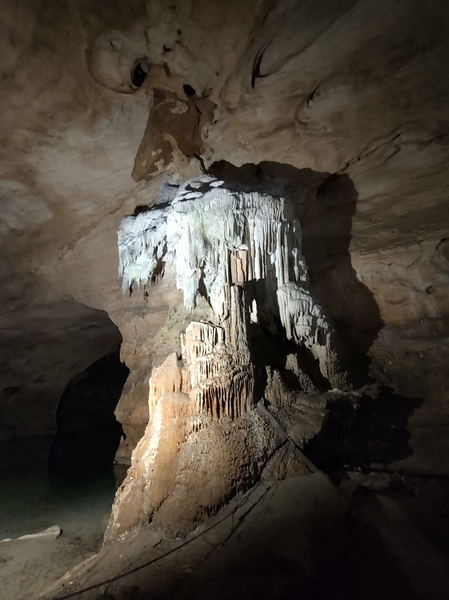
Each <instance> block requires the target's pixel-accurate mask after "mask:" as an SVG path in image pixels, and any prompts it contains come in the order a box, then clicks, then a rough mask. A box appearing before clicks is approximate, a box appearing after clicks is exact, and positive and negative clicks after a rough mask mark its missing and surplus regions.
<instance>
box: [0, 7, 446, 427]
mask: <svg viewBox="0 0 449 600" xmlns="http://www.w3.org/2000/svg"><path fill="white" fill-rule="evenodd" d="M2 4H3V7H2V11H1V14H0V25H1V30H2V35H1V38H0V44H1V59H0V67H1V73H2V80H1V88H2V93H1V95H0V111H1V115H2V116H1V120H0V153H1V161H0V203H1V204H0V244H1V252H2V261H1V272H0V285H1V288H0V303H1V312H0V323H1V330H0V334H1V336H2V340H1V347H2V348H1V352H2V355H1V365H0V369H1V373H2V383H3V387H4V388H5V389H6V392H5V394H6V395H4V399H3V400H2V403H3V404H2V406H3V407H4V406H8V407H9V406H10V404H8V402H9V403H11V402H13V400H14V397H15V396H16V395H17V394H16V392H17V388H22V392H23V386H22V383H20V381H22V380H24V379H26V380H27V381H28V387H27V389H26V391H25V392H23V394H24V398H25V400H23V401H24V402H25V403H28V404H30V405H31V404H33V403H34V402H36V398H40V397H41V396H45V398H46V399H47V400H46V401H47V402H49V403H50V404H51V403H52V402H54V400H51V399H52V398H53V397H54V398H57V397H58V395H60V394H61V392H62V390H63V389H64V386H65V385H66V384H67V382H68V380H69V379H70V377H72V376H73V375H74V374H75V373H76V371H78V372H79V371H81V370H83V369H84V368H86V367H87V366H88V365H89V364H90V363H91V362H93V361H94V360H96V359H98V358H99V357H100V356H101V355H102V354H101V352H102V351H104V349H106V351H107V350H108V349H109V348H112V347H113V346H114V345H116V344H117V339H118V338H117V333H116V331H113V328H111V324H110V321H109V319H108V318H107V316H106V314H105V313H103V312H101V313H100V312H97V311H106V313H108V315H109V317H110V318H111V319H112V321H114V322H115V323H116V324H117V325H118V327H119V329H120V333H121V335H122V336H123V340H124V342H123V347H122V355H123V357H124V358H125V360H126V361H127V364H128V366H129V367H130V368H131V370H132V367H133V360H135V361H136V364H137V359H134V358H133V357H135V356H136V348H138V347H139V346H141V345H142V344H143V343H144V342H143V340H148V339H149V338H151V336H153V335H155V333H156V332H157V329H158V327H159V326H160V325H161V324H162V323H163V322H164V320H165V319H166V316H167V313H168V310H169V308H170V307H172V306H175V305H176V304H177V303H178V302H179V293H178V292H177V291H176V289H174V287H173V286H170V283H169V282H165V283H162V284H161V285H160V286H159V287H157V288H156V287H152V288H151V289H150V290H149V293H148V296H147V297H146V298H143V295H141V294H140V295H137V294H136V295H135V297H133V298H131V299H127V298H126V297H125V298H124V297H123V296H122V293H121V290H120V281H119V279H118V277H117V261H118V258H117V247H116V238H117V229H118V225H119V222H120V220H121V218H122V217H123V216H125V215H127V214H131V213H132V212H133V211H134V209H135V207H136V206H139V205H148V204H151V203H152V202H154V200H155V198H156V196H157V194H158V191H159V188H160V186H161V184H162V182H163V181H165V180H167V178H169V180H170V181H174V182H177V183H181V182H182V181H184V180H185V179H187V178H189V177H192V176H195V175H198V174H199V173H201V171H202V170H204V169H210V170H211V171H214V169H215V171H216V172H217V173H218V174H219V175H223V174H226V173H228V174H229V176H230V177H231V178H232V177H240V178H242V179H244V180H246V181H247V182H248V183H249V184H251V183H252V184H254V185H261V184H263V182H264V181H265V182H267V181H273V180H278V181H281V183H282V184H283V185H284V187H285V189H286V191H287V192H288V193H289V194H290V195H291V197H292V198H293V200H294V202H295V206H296V211H297V214H298V217H299V218H300V220H301V223H302V226H303V232H304V255H305V257H306V259H307V260H308V263H309V269H310V274H311V281H312V284H313V285H315V289H316V291H317V293H319V294H320V295H321V297H322V301H323V303H324V304H325V305H326V302H327V303H328V305H329V306H330V305H333V306H334V314H333V315H332V316H333V318H334V319H336V320H337V321H338V322H340V323H342V324H343V326H344V327H345V328H346V330H347V332H348V335H347V337H348V339H349V341H350V342H352V343H353V344H354V345H355V346H358V348H359V350H362V351H363V352H364V353H366V352H368V351H370V349H371V352H373V350H372V348H373V347H374V346H375V343H376V336H379V337H378V339H381V338H382V335H383V336H384V337H383V342H384V344H386V345H388V344H389V343H391V339H392V338H391V335H393V334H392V333H391V332H393V331H396V330H403V331H408V332H411V336H412V338H414V339H415V338H416V339H418V342H417V345H415V346H413V347H411V350H413V351H414V352H417V353H419V352H420V353H422V352H426V351H427V349H428V348H430V347H431V346H432V342H431V340H432V336H433V335H435V334H438V335H446V319H447V316H448V313H449V303H448V273H449V263H448V260H449V242H448V227H447V225H448V217H449V204H448V199H447V194H448V186H449V170H448V169H447V168H446V165H447V161H448V158H449V137H448V132H449V79H448V78H447V77H446V76H445V68H446V67H447V64H448V62H449V47H448V45H447V36H448V32H449V31H448V30H449V7H448V6H447V3H445V2H439V1H437V0H430V1H429V2H427V3H423V2H420V1H418V0H408V1H407V2H391V3H382V4H381V3H379V2H377V1H375V0H361V1H355V0H326V1H324V2H320V3H316V2H315V1H314V0H303V1H301V2H298V1H297V0H277V1H273V0H257V1H242V0H239V1H237V0H230V1H229V2H226V3H222V2H216V1H213V2H211V1H210V0H191V1H185V2H178V3H176V2H173V3H171V4H167V3H164V2H160V1H158V0H154V1H147V2H143V1H142V2H141V1H131V2H127V3H121V2H118V1H113V2H93V1H89V0H77V1H75V2H70V1H69V0H62V1H61V0H17V1H14V2H13V1H12V0H3V3H2ZM360 286H362V287H363V289H364V291H363V293H362V292H360ZM359 292H360V293H359ZM336 298H338V300H337V301H336V300H335V299H336ZM370 307H372V308H370ZM63 315H64V316H63ZM139 319H140V321H139ZM136 323H140V325H139V327H140V329H139V332H137V329H136ZM142 323H143V325H142ZM354 323H355V325H354ZM359 330H363V334H360V335H359V336H358V334H357V332H358V331H359ZM95 331H97V332H101V335H100V334H99V335H98V337H97V338H95V340H96V341H95V340H94V335H93V333H92V332H95ZM61 332H65V334H64V335H65V337H64V335H62V333H61ZM382 332H384V333H383V334H382ZM74 335H75V336H78V341H79V343H78V345H76V344H67V343H66V341H64V340H66V339H67V338H73V336H74ZM58 336H59V338H61V339H59V338H58ZM388 336H390V337H388ZM399 337H400V336H399ZM398 339H399V338H398ZM400 339H401V342H400V343H399V342H398V344H399V345H398V352H399V351H404V352H405V351H406V350H407V351H408V349H409V348H408V347H406V342H404V341H403V339H402V338H400ZM100 342H101V343H100ZM50 343H51V345H52V348H53V350H52V352H48V351H47V350H48V347H49V344H50ZM407 343H408V342H407ZM401 344H402V345H401ZM100 345H101V349H100ZM75 346H76V347H75ZM446 350H447V346H446ZM379 352H380V351H379ZM64 353H65V354H64ZM36 354H39V355H40V357H41V358H40V360H39V361H37V360H36V359H35V355H36ZM61 354H62V355H64V358H61ZM55 355H58V358H55ZM43 356H46V357H47V359H45V358H42V357H43ZM81 356H82V357H83V359H82V360H81V358H80V357H81ZM379 356H380V354H379ZM12 357H13V358H12ZM379 360H380V359H379ZM382 360H383V361H384V363H385V365H386V366H385V365H383V366H382V369H384V368H386V369H387V371H388V368H389V367H388V360H386V359H385V356H384V358H383V359H382ZM150 364H151V361H149V360H146V362H145V361H143V362H142V361H140V362H139V365H138V366H139V368H140V369H142V372H143V371H144V370H145V369H147V368H149V366H150ZM55 365H56V366H57V371H58V374H57V376H55V375H53V374H52V373H53V372H54V369H55ZM390 365H391V362H390ZM391 368H392V369H393V370H394V368H393V367H391ZM404 368H405V367H404ZM407 368H412V369H413V367H410V365H408V367H407ZM42 372H46V373H47V375H46V377H45V378H43V377H42V376H41V375H42ZM38 374H40V378H39V377H38ZM132 377H133V376H132V375H131V378H132ZM135 378H136V379H138V375H135ZM43 379H45V381H43ZM19 380H20V381H19ZM14 390H16V391H14ZM36 390H37V391H36ZM37 392H39V393H37ZM17 393H18V392H17ZM39 394H40V395H41V396H39ZM11 398H12V400H11ZM49 398H50V400H49ZM2 410H3V409H2ZM5 410H6V409H5ZM8 410H9V408H8ZM36 422H37V421H36ZM16 426H18V425H17V423H16V421H14V423H13V424H12V425H10V428H14V427H16ZM40 426H41V425H40ZM45 426H47V427H50V428H51V424H48V423H47V425H45V424H43V425H42V427H44V428H45ZM29 429H30V431H31V430H32V429H33V427H32V425H30V426H29ZM8 431H9V430H8ZM0 433H1V432H0Z"/></svg>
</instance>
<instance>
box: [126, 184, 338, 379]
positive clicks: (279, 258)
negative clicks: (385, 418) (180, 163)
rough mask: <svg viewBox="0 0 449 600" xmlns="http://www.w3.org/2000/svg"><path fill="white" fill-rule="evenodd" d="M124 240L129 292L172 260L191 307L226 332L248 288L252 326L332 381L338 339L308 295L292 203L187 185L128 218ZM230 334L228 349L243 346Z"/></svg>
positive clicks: (222, 187) (230, 187) (231, 187)
mask: <svg viewBox="0 0 449 600" xmlns="http://www.w3.org/2000/svg"><path fill="white" fill-rule="evenodd" d="M118 238H119V258H120V262H119V274H120V276H121V277H122V280H123V287H124V289H125V290H126V289H127V288H132V287H133V286H134V285H137V286H139V285H142V284H146V283H147V282H150V281H151V277H152V275H153V274H154V273H156V269H158V265H161V262H162V261H165V260H170V261H172V262H173V263H174V265H175V268H176V278H177V286H178V288H179V289H181V290H182V291H183V293H184V304H185V306H186V308H188V309H193V308H194V307H195V304H196V297H197V294H198V293H202V294H203V295H205V296H206V297H207V300H208V301H209V303H210V305H211V307H212V309H213V312H214V316H215V321H216V322H215V324H216V325H219V326H224V327H225V328H226V323H227V319H228V316H229V315H232V314H234V311H235V310H237V307H234V309H232V310H231V305H230V301H231V296H232V294H231V293H230V291H231V290H232V289H233V288H234V287H235V286H241V287H243V288H244V297H245V299H244V300H243V299H242V301H243V305H244V308H239V309H238V310H244V312H247V311H248V310H249V307H251V321H252V322H253V323H254V322H256V323H260V324H261V325H264V326H266V327H267V328H269V329H270V330H271V331H273V332H276V333H280V334H281V335H286V337H287V338H288V339H291V340H293V341H294V342H295V343H296V344H298V345H304V346H305V347H307V348H308V349H309V350H310V351H311V352H312V354H313V356H314V357H315V358H316V359H318V360H319V362H320V368H321V371H322V373H323V375H324V376H325V377H327V378H328V379H332V378H333V376H334V373H333V371H334V370H335V369H334V366H332V368H330V363H332V362H334V359H335V356H331V355H332V354H333V351H332V346H333V340H332V336H333V332H332V329H331V327H330V325H329V322H328V320H327V319H326V317H325V315H324V313H323V310H322V308H321V306H320V304H319V303H318V302H317V301H316V300H315V298H313V296H312V295H311V294H310V292H309V290H308V287H307V284H308V272H307V265H306V263H305V260H304V257H303V256H302V254H301V227H300V224H299V222H298V220H297V219H296V218H295V216H294V212H293V207H292V205H291V204H290V202H289V201H288V200H287V199H286V198H284V197H281V196H275V195H272V194H262V193H260V192H248V191H244V190H242V189H241V188H239V187H238V186H237V185H235V184H226V183H225V182H223V181H220V180H218V179H215V178H213V177H211V176H206V175H205V176H202V177H198V178H195V179H193V180H190V181H188V182H186V183H185V184H183V185H182V186H181V187H180V188H179V190H178V192H177V193H176V195H175V196H174V197H173V198H168V200H167V199H166V198H165V197H164V196H162V197H161V198H160V199H159V200H158V202H157V204H156V206H155V207H154V208H153V209H152V210H149V211H147V212H143V213H140V214H139V215H137V216H130V217H126V218H125V219H123V221H122V223H121V225H120V229H119V234H118ZM159 270H162V268H161V267H160V266H159ZM245 319H246V317H245V318H243V317H242V323H243V321H245ZM276 323H277V326H276ZM245 327H246V325H245ZM282 329H283V330H284V331H282ZM231 332H232V336H233V339H231V337H230V336H227V337H228V341H227V344H232V345H233V346H236V345H237V346H238V345H239V344H242V337H239V336H235V335H234V333H233V329H232V328H231V330H230V332H229V333H230V334H231ZM284 332H285V333H284ZM243 338H245V342H243V343H244V345H246V343H247V342H246V339H247V335H246V334H244V336H243ZM331 383H332V381H331Z"/></svg>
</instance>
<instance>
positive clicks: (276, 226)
mask: <svg viewBox="0 0 449 600" xmlns="http://www.w3.org/2000/svg"><path fill="white" fill-rule="evenodd" d="M118 240H119V273H120V276H121V277H122V280H123V288H124V290H125V291H126V290H127V289H130V290H132V288H133V287H136V286H137V287H138V286H141V285H147V284H149V283H151V282H152V281H154V280H155V279H157V276H159V275H161V274H163V273H164V264H165V262H166V261H170V262H172V263H173V264H174V266H175V271H176V281H177V286H178V288H179V289H180V290H182V291H183V294H184V304H185V306H186V308H187V309H188V310H194V309H195V306H196V303H197V298H198V296H199V295H201V296H203V297H204V298H205V299H206V300H207V302H208V303H209V305H210V307H211V321H210V322H204V321H202V322H199V321H194V320H192V322H191V323H190V325H189V326H188V327H187V328H186V331H185V333H184V334H183V335H182V336H181V356H180V357H178V355H177V354H176V353H174V354H172V355H170V356H169V357H168V358H167V359H166V360H165V362H164V363H163V364H162V365H161V366H160V367H158V368H156V369H154V370H153V373H152V376H151V378H150V390H149V414H150V421H149V423H148V426H147V429H146V432H145V434H144V436H143V438H142V439H141V441H140V442H139V444H138V445H137V447H136V449H135V451H134V453H133V457H132V465H131V468H130V470H129V472H128V475H127V478H126V479H125V481H124V483H123V485H122V487H121V489H120V490H119V491H118V494H117V498H116V501H115V503H114V507H113V511H112V516H111V520H110V523H109V526H108V530H107V532H106V539H111V538H115V537H117V536H120V535H121V534H123V533H125V532H126V531H128V530H129V529H131V528H133V527H136V526H139V525H142V524H145V523H148V522H152V523H153V524H154V525H155V526H160V527H163V528H164V529H171V530H173V531H175V532H178V533H179V532H186V531H188V530H190V529H192V527H194V526H195V525H196V524H197V523H198V522H199V521H201V519H203V518H204V517H206V516H209V515H211V514H213V513H214V512H216V511H217V510H218V509H219V508H220V507H221V506H223V504H224V503H225V502H227V501H228V500H229V499H230V498H231V497H232V496H234V495H235V494H236V493H239V492H241V491H245V490H246V489H248V488H249V487H250V486H252V485H253V484H254V483H255V482H256V481H257V480H258V479H260V478H261V477H263V476H268V477H269V476H273V473H274V471H273V469H271V470H270V467H269V465H273V464H276V469H275V471H276V473H284V474H286V473H287V472H288V473H291V472H292V471H296V472H298V471H301V470H307V467H306V462H305V461H304V460H303V457H302V456H301V454H300V452H299V451H298V448H297V446H296V445H295V444H294V443H293V442H292V440H291V439H290V438H289V437H288V436H287V434H286V433H285V431H284V430H283V429H282V426H278V425H277V424H276V422H275V421H273V418H272V416H271V415H270V413H269V412H268V411H267V410H266V406H264V402H263V401H262V398H263V395H264V394H263V393H261V371H262V370H263V369H261V368H260V367H261V365H260V364H259V365H257V364H256V362H255V360H254V356H253V348H252V339H253V333H254V331H256V330H257V331H258V332H259V333H260V332H265V333H266V334H267V335H269V336H270V337H271V338H273V339H276V340H278V342H279V344H280V346H284V347H285V346H288V347H289V348H290V352H289V354H288V356H287V355H286V357H285V361H284V363H285V364H284V366H285V368H287V369H289V366H290V365H291V364H293V363H294V364H295V365H296V372H297V378H296V381H297V387H298V389H300V388H301V382H304V381H306V382H307V384H308V386H309V387H312V388H313V384H312V383H311V380H310V378H309V377H308V375H307V374H306V373H302V371H301V368H300V366H299V359H298V357H297V356H296V355H295V354H294V355H293V357H292V355H291V349H292V348H297V349H298V352H306V353H307V354H308V355H310V356H311V357H312V360H313V361H314V363H316V364H317V365H318V367H319V370H320V371H321V376H322V378H323V379H325V380H327V382H328V385H329V386H330V387H337V386H338V385H340V384H341V382H344V381H345V378H346V375H345V373H344V371H343V370H342V369H340V368H339V363H338V359H337V353H336V351H335V347H334V340H335V338H334V332H333V329H332V327H331V325H330V323H329V321H328V320H327V318H326V316H325V314H324V312H323V310H322V308H321V306H320V304H319V303H318V302H317V301H316V300H315V299H314V298H313V296H312V295H311V293H310V291H309V290H308V287H307V284H308V273H307V266H306V263H305V261H304V258H303V256H302V254H301V228H300V224H299V222H298V221H297V220H296V218H295V216H294V213H293V208H292V206H291V204H290V202H289V201H288V200H287V199H286V198H283V197H281V196H275V195H271V194H261V193H259V192H247V191H244V190H242V189H239V188H238V187H236V185H234V184H226V183H225V182H223V181H220V180H217V179H215V178H212V177H209V176H203V177H200V178H196V179H193V180H190V181H188V182H186V183H185V184H184V185H182V186H181V187H180V188H179V190H178V191H177V193H176V194H175V195H174V197H173V194H172V195H171V197H169V198H167V196H166V195H165V194H161V197H160V199H159V200H158V201H157V202H156V205H155V206H154V208H153V209H151V210H148V211H146V212H142V213H140V214H139V215H137V216H130V217H126V218H125V219H123V221H122V223H121V225H120V229H119V233H118ZM290 373H291V374H292V373H293V371H291V370H290ZM265 379H266V375H265ZM262 380H263V376H262ZM268 381H272V378H269V379H268ZM266 382H267V380H266ZM265 385H266V384H265ZM276 389H277V390H278V393H279V394H281V395H282V394H284V396H285V397H286V398H288V397H289V396H288V394H287V393H286V392H285V389H284V388H283V386H278V387H277V388H276ZM268 391H269V393H268ZM267 396H270V398H271V401H272V397H273V386H272V385H270V390H268V388H267V394H265V398H267ZM268 403H269V402H268V401H267V400H265V404H268ZM323 415H324V412H323V413H322V416H323ZM319 426H320V422H319V423H317V427H318V428H319ZM309 429H310V428H309ZM307 433H308V435H310V431H308V432H307ZM281 448H282V453H280V450H281ZM281 456H282V458H280V457H281ZM282 463H283V464H284V467H285V465H287V464H288V465H289V466H288V468H286V467H285V468H284V467H283V466H282ZM292 465H294V468H292Z"/></svg>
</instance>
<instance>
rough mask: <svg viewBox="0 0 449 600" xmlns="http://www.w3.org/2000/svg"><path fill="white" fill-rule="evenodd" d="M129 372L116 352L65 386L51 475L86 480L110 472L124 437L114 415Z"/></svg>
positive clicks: (58, 412) (53, 450)
mask: <svg viewBox="0 0 449 600" xmlns="http://www.w3.org/2000/svg"><path fill="white" fill-rule="evenodd" d="M128 373H129V369H128V368H127V367H126V365H124V364H123V363H121V362H120V358H119V354H118V352H116V353H113V354H109V355H108V356H105V357H104V358H102V359H100V360H99V361H97V362H95V363H94V364H93V365H91V366H90V367H89V368H88V369H86V370H85V371H84V372H83V373H81V374H80V375H78V376H77V377H75V378H74V379H73V380H72V381H71V382H70V383H69V385H68V386H67V388H66V390H65V392H64V393H63V395H62V397H61V400H60V402H59V407H58V410H57V413H56V418H57V433H56V436H55V438H54V441H53V444H52V446H51V449H50V453H49V469H50V474H51V475H55V476H59V477H62V478H65V479H89V478H92V477H97V476H100V475H102V474H104V473H105V472H107V471H108V470H111V468H112V465H113V461H114V456H115V453H116V451H117V448H118V445H119V443H120V439H121V437H122V435H123V430H122V426H121V425H120V423H119V422H118V421H117V419H116V418H115V415H114V410H115V407H116V405H117V402H118V400H119V398H120V395H121V392H122V389H123V386H124V384H125V381H126V378H127V377H128Z"/></svg>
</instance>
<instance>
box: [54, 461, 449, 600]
mask: <svg viewBox="0 0 449 600" xmlns="http://www.w3.org/2000/svg"><path fill="white" fill-rule="evenodd" d="M382 476H383V477H385V475H382V474H371V475H364V474H362V473H358V474H351V475H350V477H348V478H347V479H346V480H345V482H343V483H342V485H341V486H340V487H337V486H336V485H335V484H334V483H333V482H332V481H331V480H330V479H329V477H328V476H326V475H325V474H323V473H321V472H317V473H314V474H311V475H308V476H298V477H293V478H291V479H289V480H287V481H278V482H265V483H261V484H260V485H259V486H257V487H256V488H255V489H254V490H252V491H251V492H250V493H248V494H246V495H245V496H243V497H241V498H239V499H238V500H235V501H234V503H233V504H232V506H230V507H228V508H227V509H226V511H225V512H224V513H222V514H221V515H218V516H217V517H215V518H214V519H213V520H211V521H210V522H209V523H208V525H207V527H206V526H205V527H204V528H203V530H198V531H196V532H195V533H194V534H193V535H192V536H191V537H189V538H187V540H170V539H164V538H163V537H161V536H160V535H158V534H157V533H156V532H153V531H152V530H151V527H150V528H147V529H145V530H141V531H140V532H139V533H137V534H134V535H133V536H128V537H127V538H125V539H123V540H121V541H119V542H117V543H114V544H110V545H108V546H106V547H105V548H103V549H102V551H101V552H100V553H99V555H98V556H97V557H96V558H95V557H93V558H92V559H88V560H87V561H86V562H85V563H84V565H80V567H79V568H77V569H75V570H74V571H72V572H71V573H69V574H68V575H66V576H65V577H64V578H62V580H60V582H58V584H57V585H56V586H53V587H52V588H51V589H49V590H48V591H47V592H46V594H45V598H48V599H50V598H51V599H56V598H58V599H63V598H71V597H74V598H79V599H82V600H99V599H100V598H107V599H108V600H145V599H150V598H151V599H152V600H154V599H168V598H176V599H180V600H181V599H182V600H187V599H193V598H195V599H196V600H197V599H202V598H204V599H205V600H206V599H210V598H214V599H223V600H225V599H226V600H227V599H229V600H230V599H231V598H232V599H234V600H235V599H240V598H242V599H245V600H248V599H250V600H251V599H253V598H254V599H256V598H257V599H261V598H262V599H278V598H279V599H283V598H285V599H287V598H288V599H291V598H299V597H301V598H307V599H330V598H332V599H338V598H342V599H343V598H345V599H346V600H347V599H352V598H353V599H356V598H357V599H359V598H365V599H373V600H374V599H378V598H382V599H389V598H391V599H393V598H394V599H398V598H407V599H414V598H426V599H427V598H435V599H441V600H442V599H443V598H447V597H448V594H449V569H448V568H447V566H448V560H447V559H448V557H449V545H448V539H449V536H448V534H449V518H448V512H447V510H446V509H447V506H448V504H447V501H448V500H449V481H448V480H447V479H444V478H441V479H424V478H415V479H411V478H410V479H407V481H406V482H405V483H406V485H405V486H402V487H401V486H398V485H393V486H392V485H391V480H390V482H389V485H388V487H387V488H386V487H385V486H384V487H383V486H382V485H381V484H379V479H380V478H381V477H382ZM357 478H359V480H358V481H355V480H356V479H357ZM402 479H403V478H402ZM403 483H404V482H403ZM91 586H92V589H89V588H90V587H91ZM83 590H84V591H83Z"/></svg>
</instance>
